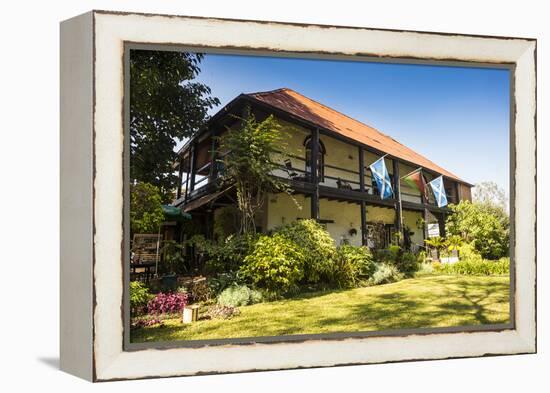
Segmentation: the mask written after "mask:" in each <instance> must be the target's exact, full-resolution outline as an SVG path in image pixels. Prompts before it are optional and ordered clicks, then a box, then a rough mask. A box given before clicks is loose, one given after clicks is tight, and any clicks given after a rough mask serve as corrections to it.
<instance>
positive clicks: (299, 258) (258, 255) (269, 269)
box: [240, 233, 307, 293]
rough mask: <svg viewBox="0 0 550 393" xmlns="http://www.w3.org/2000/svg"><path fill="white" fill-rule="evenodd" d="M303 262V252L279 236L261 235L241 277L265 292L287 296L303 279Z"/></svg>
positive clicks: (244, 266)
mask: <svg viewBox="0 0 550 393" xmlns="http://www.w3.org/2000/svg"><path fill="white" fill-rule="evenodd" d="M306 259H307V257H306V252H305V251H304V250H303V249H302V248H301V247H299V246H298V245H297V244H296V243H294V242H292V241H291V240H289V239H288V238H286V237H284V236H283V235H282V234H278V233H276V234H274V235H272V236H260V238H259V239H258V241H257V242H256V244H255V246H254V249H253V251H252V253H251V254H249V255H248V256H247V257H246V258H245V259H244V262H245V263H244V265H243V266H242V267H241V269H240V274H242V276H243V277H244V278H246V279H248V280H250V281H251V282H252V283H253V284H254V285H256V286H259V287H261V288H265V289H267V290H268V291H271V292H275V293H287V292H290V291H294V290H296V289H297V287H298V283H299V282H300V281H301V280H302V279H303V278H304V266H305V263H306Z"/></svg>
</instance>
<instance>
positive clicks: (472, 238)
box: [446, 201, 510, 259]
mask: <svg viewBox="0 0 550 393" xmlns="http://www.w3.org/2000/svg"><path fill="white" fill-rule="evenodd" d="M449 209H450V210H451V214H450V215H449V216H448V217H447V222H446V229H447V233H448V234H449V235H456V236H460V237H461V238H462V239H463V240H464V241H466V242H468V243H471V244H472V245H473V247H474V248H475V250H476V251H477V252H478V253H479V254H481V256H482V257H483V258H486V259H498V258H501V257H504V256H507V255H508V251H509V245H510V218H509V217H508V213H507V212H506V211H505V210H504V209H503V208H502V206H498V205H495V204H492V203H479V202H473V203H472V202H470V201H460V203H458V204H457V205H453V204H451V205H449Z"/></svg>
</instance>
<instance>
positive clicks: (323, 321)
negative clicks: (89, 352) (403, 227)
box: [131, 275, 510, 342]
mask: <svg viewBox="0 0 550 393" xmlns="http://www.w3.org/2000/svg"><path fill="white" fill-rule="evenodd" d="M509 284H510V280H509V276H508V275H503V276H456V275H454V276H450V275H428V276H423V277H419V278H414V279H406V280H403V281H400V282H397V283H393V284H386V285H379V286H373V287H366V288H356V289H350V290H340V291H337V290H335V291H330V292H322V293H309V294H304V295H301V296H297V297H295V298H292V299H286V300H281V301H274V302H267V303H260V304H255V305H251V306H244V307H240V308H239V310H240V313H239V314H238V315H235V316H233V317H232V318H231V319H210V320H208V319H200V320H199V321H198V322H195V323H193V324H189V325H184V324H183V323H182V320H181V316H177V317H176V316H173V317H171V318H167V319H164V320H163V325H162V326H158V325H156V326H155V325H154V326H146V327H140V328H137V329H134V330H133V331H132V335H131V337H132V342H158V341H174V340H205V339H220V338H229V337H231V338H236V337H257V336H280V335H293V334H318V333H335V332H359V331H376V330H387V329H405V328H428V327H448V326H466V325H480V324H495V323H507V322H508V321H509V318H510V314H509V311H510V310H509Z"/></svg>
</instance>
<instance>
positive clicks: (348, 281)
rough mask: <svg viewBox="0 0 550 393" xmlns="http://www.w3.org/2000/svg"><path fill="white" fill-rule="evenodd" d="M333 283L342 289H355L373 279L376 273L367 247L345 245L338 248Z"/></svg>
mask: <svg viewBox="0 0 550 393" xmlns="http://www.w3.org/2000/svg"><path fill="white" fill-rule="evenodd" d="M332 266H333V267H332V269H333V271H332V281H333V283H334V284H336V285H337V286H339V287H341V288H350V287H355V286H358V285H360V284H361V282H362V281H363V280H367V279H368V278H370V277H372V275H373V274H374V272H375V271H376V265H375V264H374V262H373V259H372V255H371V253H370V250H369V249H368V248H367V247H355V246H351V245H343V246H341V247H339V248H338V252H337V256H336V258H335V260H334V263H333V265H332Z"/></svg>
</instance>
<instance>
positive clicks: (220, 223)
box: [214, 206, 239, 241]
mask: <svg viewBox="0 0 550 393" xmlns="http://www.w3.org/2000/svg"><path fill="white" fill-rule="evenodd" d="M238 232H239V210H238V209H237V208H236V207H235V206H224V207H221V208H219V209H217V210H216V215H215V220H214V238H215V239H217V240H218V241H220V240H223V239H226V238H227V237H228V236H230V235H234V234H236V233H238Z"/></svg>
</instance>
